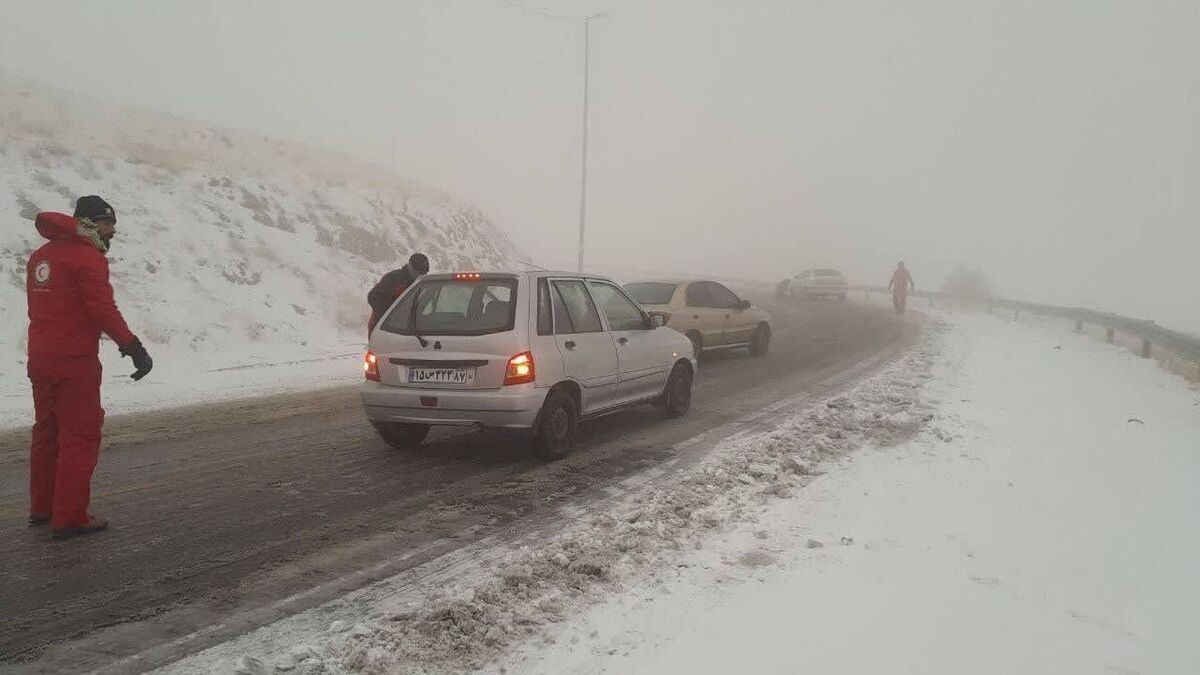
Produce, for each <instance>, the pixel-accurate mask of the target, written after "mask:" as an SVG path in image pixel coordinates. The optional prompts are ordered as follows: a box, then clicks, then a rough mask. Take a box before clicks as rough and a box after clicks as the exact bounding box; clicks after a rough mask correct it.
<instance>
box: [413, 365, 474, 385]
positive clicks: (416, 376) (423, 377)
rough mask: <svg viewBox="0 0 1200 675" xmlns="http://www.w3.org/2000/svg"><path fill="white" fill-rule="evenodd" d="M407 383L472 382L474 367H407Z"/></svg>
mask: <svg viewBox="0 0 1200 675" xmlns="http://www.w3.org/2000/svg"><path fill="white" fill-rule="evenodd" d="M408 382H409V384H472V383H473V382H475V369H474V368H409V369H408Z"/></svg>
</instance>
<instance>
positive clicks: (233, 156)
mask: <svg viewBox="0 0 1200 675" xmlns="http://www.w3.org/2000/svg"><path fill="white" fill-rule="evenodd" d="M0 101H3V102H4V103H3V107H2V108H0V207H3V205H7V208H8V213H10V214H11V217H10V218H9V219H8V225H7V226H6V227H4V228H2V229H0V378H2V381H3V383H4V384H3V387H4V388H3V391H2V392H0V426H4V425H9V424H14V423H18V422H25V421H27V420H28V417H29V411H28V407H29V404H28V391H27V385H26V384H25V382H24V379H25V378H24V353H25V339H26V338H25V330H26V325H27V322H26V318H25V296H24V294H25V291H24V287H25V261H26V260H27V258H28V256H29V254H30V253H31V252H32V251H33V250H34V249H35V248H36V247H38V246H40V245H41V244H42V243H43V240H42V239H41V238H40V237H39V235H38V234H37V232H36V231H35V230H34V228H33V222H32V219H33V216H34V214H36V213H37V212H38V211H41V210H54V211H66V212H70V211H71V209H72V208H73V205H74V200H75V198H76V197H78V196H79V195H82V194H100V195H102V196H104V197H105V198H106V199H108V200H109V201H110V202H111V203H112V204H113V205H114V206H115V208H116V210H117V214H118V217H119V219H120V220H119V223H118V233H117V237H116V239H115V240H114V245H113V250H112V251H111V254H110V255H109V259H110V262H111V268H112V274H113V284H114V286H115V288H116V295H117V302H118V304H119V305H120V306H121V308H122V310H123V311H124V313H125V316H126V318H127V319H128V321H129V323H130V325H131V327H132V328H133V330H134V332H136V333H137V334H138V335H139V336H140V337H141V338H142V340H143V341H144V342H146V343H147V345H148V347H149V348H150V350H151V353H152V354H153V355H154V356H155V362H156V368H157V370H156V371H155V373H154V374H152V375H151V376H150V377H149V378H148V383H149V386H146V387H140V388H133V389H130V390H129V391H128V392H116V393H115V396H116V398H115V399H114V400H115V402H116V409H117V410H124V409H126V406H132V407H136V406H138V405H139V404H141V405H157V404H160V403H159V401H161V400H164V396H165V399H166V400H170V401H178V400H189V399H194V398H196V397H198V396H199V397H202V396H203V395H204V394H205V393H206V392H212V391H214V390H213V389H212V387H211V386H209V382H210V381H211V384H212V386H218V385H220V383H221V382H223V380H224V378H223V377H222V376H219V375H217V374H219V373H222V372H225V373H227V372H229V371H228V370H223V369H229V368H233V367H239V366H249V365H254V364H258V363H262V362H268V363H273V364H277V365H278V364H282V363H285V362H296V361H305V362H312V361H313V360H327V359H329V358H330V357H331V356H334V355H338V354H342V353H347V352H354V351H357V350H358V345H359V344H360V343H361V342H362V340H363V337H364V335H363V334H364V332H365V323H366V315H367V312H368V310H367V307H366V301H365V292H366V289H368V288H369V287H370V286H371V285H372V284H373V283H374V282H375V281H376V280H377V279H378V277H379V275H380V274H382V273H383V272H385V271H387V270H389V269H392V268H393V267H396V266H398V264H399V263H400V262H402V261H403V260H405V259H406V258H407V257H408V255H409V254H410V253H411V252H413V251H416V250H420V251H423V252H425V253H426V254H427V255H429V257H430V259H431V260H432V263H433V267H434V269H440V270H447V269H478V268H491V269H495V268H505V267H510V266H511V265H512V264H513V262H514V261H515V259H516V252H515V250H514V249H513V247H512V245H511V244H510V243H509V241H508V239H507V238H506V237H505V236H504V235H503V234H502V233H501V232H500V231H499V230H498V229H497V228H495V227H494V226H493V225H492V224H491V223H490V222H489V221H488V220H487V219H486V218H485V217H484V216H483V215H482V214H480V213H479V212H478V211H477V210H476V209H474V208H472V207H469V206H466V205H463V204H460V203H457V202H455V201H453V200H451V199H450V198H448V197H447V196H445V195H443V194H441V193H439V192H437V191H434V190H429V189H425V188H421V187H419V186H416V185H414V184H411V183H407V182H404V181H402V180H400V179H398V178H396V177H394V176H391V175H389V174H387V172H386V171H383V170H381V169H378V168H377V167H373V166H368V165H365V164H363V163H360V162H355V161H354V160H352V159H350V158H349V157H346V156H344V155H338V154H335V153H328V152H321V151H317V150H313V149H310V148H306V147H303V146H300V145H296V144H290V143H283V142H278V141H272V140H270V139H265V138H261V137H257V136H252V135H249V134H242V133H236V132H231V131H224V130H219V129H212V128H207V127H203V126H200V125H198V124H195V123H192V122H188V121H186V120H181V119H178V118H174V117H170V116H166V115H156V114H151V113H145V112H139V111H136V110H128V109H117V108H113V107H111V106H105V105H102V104H100V103H97V102H95V101H89V100H85V99H81V98H78V97H75V96H72V95H67V94H63V93H61V92H58V91H55V90H53V89H50V88H48V87H44V86H41V85H37V84H34V83H31V82H28V81H26V80H22V79H17V78H13V77H9V76H5V75H3V74H0ZM350 346H353V348H352V349H350V348H348V347H350ZM105 351H106V352H107V355H108V357H109V360H108V362H107V364H106V365H108V366H109V367H110V368H109V370H110V372H121V373H122V374H123V373H124V372H125V371H129V370H130V368H129V365H128V362H126V363H124V364H121V363H119V359H114V358H113V356H114V355H113V352H115V349H114V348H112V347H111V345H110V346H108V347H106V348H105ZM357 367H358V364H357V359H356V358H350V359H348V360H345V361H342V362H341V363H340V364H339V365H338V366H337V367H336V368H327V369H324V370H322V369H320V368H317V369H313V368H309V367H301V368H298V369H293V370H292V372H290V373H288V374H287V376H285V377H284V378H282V381H281V380H279V379H278V378H274V377H271V376H270V375H268V376H266V377H265V378H264V380H263V381H262V384H261V387H278V386H284V385H286V383H287V382H292V381H300V380H303V381H307V382H309V383H312V382H317V381H321V380H323V379H324V378H326V377H327V376H328V375H329V374H330V373H345V374H346V376H347V377H351V378H353V377H354V376H355V375H356V374H357ZM272 372H275V373H279V372H283V371H282V370H281V369H280V368H278V367H276V368H275V369H273V371H272ZM206 373H207V374H213V375H212V376H211V377H207V378H205V377H203V375H204V374H206ZM196 374H200V375H201V376H202V377H201V378H200V381H193V380H191V376H192V375H196ZM251 385H253V383H252V382H250V381H241V380H238V381H235V382H234V383H233V384H232V385H230V386H231V387H232V388H233V389H242V388H244V387H246V386H251ZM261 387H260V388H261ZM220 388H221V387H220V386H218V389H220ZM228 388H229V387H225V389H228ZM252 388H253V387H252ZM110 407H113V406H110Z"/></svg>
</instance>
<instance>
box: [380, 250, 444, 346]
mask: <svg viewBox="0 0 1200 675" xmlns="http://www.w3.org/2000/svg"><path fill="white" fill-rule="evenodd" d="M425 274H429V258H426V257H425V255H424V254H422V253H414V254H412V256H410V257H409V259H408V264H407V265H405V266H404V267H401V268H400V269H398V270H392V271H391V272H388V273H387V274H385V275H383V278H382V279H380V280H379V283H377V284H375V286H374V287H373V288H372V289H371V291H370V292H369V293H367V303H368V304H369V305H371V318H370V319H368V320H367V337H370V336H371V332H372V331H374V330H375V324H377V323H379V319H380V318H382V317H383V313H384V312H386V311H387V310H388V307H391V306H392V303H393V302H395V301H396V298H398V297H400V296H401V295H404V291H406V290H407V289H408V287H409V286H412V283H413V282H414V281H416V280H417V278H418V277H420V276H422V275H425Z"/></svg>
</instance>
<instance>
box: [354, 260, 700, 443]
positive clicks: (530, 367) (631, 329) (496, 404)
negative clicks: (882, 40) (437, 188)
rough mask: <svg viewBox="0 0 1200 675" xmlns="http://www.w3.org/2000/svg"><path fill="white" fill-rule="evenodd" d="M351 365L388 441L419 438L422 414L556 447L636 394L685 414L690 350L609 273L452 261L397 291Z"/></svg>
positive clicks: (427, 422) (424, 429) (638, 399)
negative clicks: (359, 360)
mask: <svg viewBox="0 0 1200 675" xmlns="http://www.w3.org/2000/svg"><path fill="white" fill-rule="evenodd" d="M363 367H364V371H365V374H366V382H365V383H364V384H363V388H362V402H363V408H364V410H365V412H366V416H367V418H368V419H369V420H370V421H371V422H372V423H373V424H374V426H375V428H376V429H377V430H378V431H379V434H380V435H381V436H382V437H383V439H384V440H386V441H387V442H388V443H389V444H391V445H392V446H394V447H397V448H403V449H408V448H414V447H416V446H419V445H420V444H421V443H422V442H423V441H424V439H425V436H426V434H428V432H429V429H430V427H431V426H434V425H454V426H474V427H484V428H508V429H527V430H530V431H531V432H532V436H533V439H534V447H535V448H536V449H537V450H538V451H539V452H540V454H542V455H543V456H545V457H547V458H557V457H561V456H563V455H565V454H566V453H567V452H569V451H570V449H571V447H572V445H573V444H574V441H575V436H576V430H577V428H578V425H579V422H580V421H581V420H585V419H588V418H592V417H597V416H600V415H605V414H608V413H611V412H615V411H618V410H622V409H624V408H627V407H629V406H633V405H640V404H645V403H650V404H654V405H657V406H659V407H661V409H662V410H663V412H664V414H665V415H666V416H668V417H678V416H681V415H684V414H686V413H687V411H688V408H689V406H690V404H691V397H692V382H693V379H694V375H695V372H696V360H695V358H694V354H693V351H692V345H691V343H690V342H689V341H688V339H687V338H686V337H684V336H683V335H682V334H680V333H678V332H676V331H673V330H671V329H669V328H665V327H663V321H662V319H661V318H660V317H655V316H651V315H650V314H649V313H648V312H647V311H646V310H645V309H643V308H642V307H641V305H639V304H638V303H637V302H636V301H635V300H634V299H633V298H631V297H630V296H629V294H628V293H626V291H625V290H624V289H623V288H621V287H620V286H619V285H617V284H616V283H614V282H613V281H611V280H609V279H605V278H603V277H597V276H591V275H579V274H571V273H552V272H521V273H484V274H480V273H473V272H464V273H459V274H435V275H429V276H425V277H422V278H421V279H420V280H418V281H417V283H415V284H413V285H412V286H411V287H410V288H409V289H408V290H407V291H406V292H405V293H404V295H402V296H401V297H400V298H398V299H397V300H396V302H395V303H394V304H393V305H392V307H391V308H390V309H389V310H388V312H387V313H386V314H385V315H384V316H383V317H382V319H381V320H380V322H379V324H378V325H377V326H376V328H375V330H374V332H373V333H372V334H371V337H370V342H369V345H368V351H367V353H366V357H365V361H364V364H363Z"/></svg>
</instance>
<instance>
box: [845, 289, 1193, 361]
mask: <svg viewBox="0 0 1200 675" xmlns="http://www.w3.org/2000/svg"><path fill="white" fill-rule="evenodd" d="M849 290H850V291H859V292H863V293H865V294H867V295H868V296H869V295H870V294H871V293H885V294H891V291H889V290H888V289H886V288H884V287H882V286H850V287H849ZM909 295H910V296H912V297H916V298H927V299H929V301H930V303H931V305H932V304H933V303H935V302H937V301H939V300H941V301H945V302H954V301H958V300H959V298H956V297H954V296H950V295H947V294H946V293H941V292H937V291H914V292H912V293H910V294H909ZM975 302H977V303H978V304H979V305H987V307H988V308H989V309H995V308H1000V309H1011V310H1013V312H1014V315H1016V316H1018V317H1019V316H1020V313H1021V312H1028V313H1030V314H1037V315H1039V316H1048V317H1053V318H1059V319H1066V320H1068V321H1074V322H1075V330H1076V332H1079V331H1082V330H1083V327H1084V326H1085V325H1093V326H1099V327H1101V328H1104V329H1105V330H1106V334H1107V338H1108V341H1109V342H1114V341H1115V339H1116V334H1117V333H1121V334H1124V335H1130V336H1133V337H1135V338H1138V339H1140V340H1141V341H1142V349H1141V355H1142V356H1143V357H1145V358H1149V357H1150V356H1151V354H1152V350H1153V348H1154V347H1155V346H1157V347H1160V348H1162V349H1165V350H1167V351H1169V352H1171V353H1173V354H1176V355H1178V356H1181V357H1184V358H1187V359H1189V360H1191V361H1194V362H1196V363H1200V337H1196V336H1193V335H1188V334H1187V333H1181V332H1179V331H1175V330H1171V329H1170V328H1165V327H1163V326H1160V325H1158V324H1157V323H1155V322H1153V321H1146V320H1143V319H1132V318H1130V317H1127V316H1121V315H1120V314H1111V313H1108V312H1097V311H1096V310H1093V309H1085V308H1082V307H1062V306H1059V305H1043V304H1039V303H1036V302H1020V301H1017V300H1005V299H1003V298H992V299H990V300H980V301H975Z"/></svg>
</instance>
